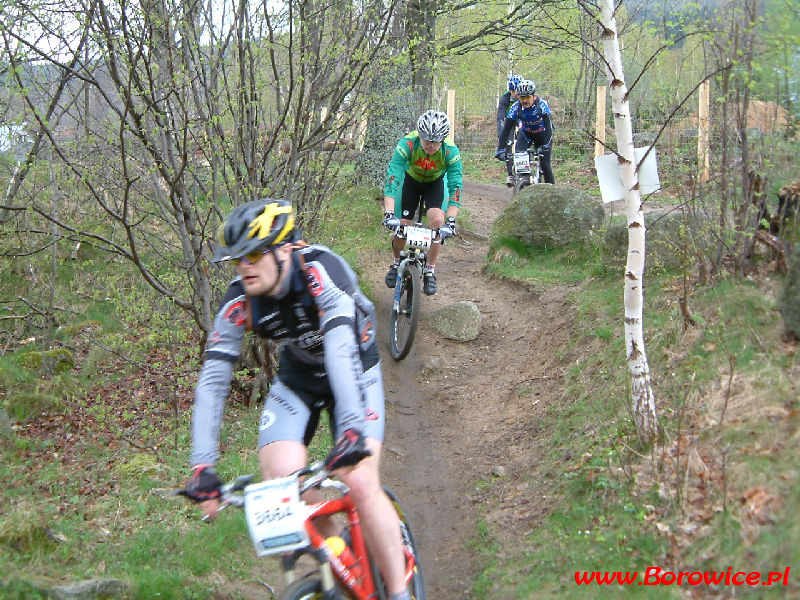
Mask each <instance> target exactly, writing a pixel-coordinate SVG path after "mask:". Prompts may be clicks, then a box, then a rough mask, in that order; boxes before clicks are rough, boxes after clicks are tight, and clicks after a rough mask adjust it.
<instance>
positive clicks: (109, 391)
mask: <svg viewBox="0 0 800 600" xmlns="http://www.w3.org/2000/svg"><path fill="white" fill-rule="evenodd" d="M465 156H467V160H466V161H465V164H467V165H470V168H477V167H473V166H472V165H475V164H480V163H478V161H476V160H472V159H469V156H470V154H469V152H465ZM481 156H482V157H483V154H481ZM481 160H483V158H482V159H481ZM494 162H496V161H491V159H490V158H487V159H486V160H485V161H484V163H483V164H484V165H485V164H486V163H489V166H488V167H487V168H486V169H485V170H483V171H481V172H480V173H479V172H477V171H476V172H475V173H474V174H472V173H471V172H470V174H469V175H468V176H469V177H470V178H480V177H481V173H483V175H482V176H483V177H484V178H485V179H484V180H485V181H500V179H499V177H501V176H502V173H503V172H502V165H500V163H497V164H494ZM554 166H555V168H556V177H557V179H559V178H561V177H564V178H565V179H566V169H568V168H569V165H566V164H564V163H563V162H562V163H559V161H558V157H556V158H555V159H554ZM481 168H482V167H481ZM560 169H564V171H562V170H560ZM587 185H588V184H587ZM379 198H380V195H379V191H378V190H377V189H372V188H356V189H354V190H348V191H347V193H342V194H341V195H337V196H336V197H335V198H334V199H333V201H332V203H331V205H330V207H329V208H328V212H327V213H326V214H325V215H324V218H323V220H322V221H321V223H320V226H319V228H318V229H317V230H316V231H314V232H312V236H310V238H311V240H312V241H314V242H318V243H324V244H327V245H331V246H333V247H334V248H335V250H336V251H337V252H339V253H341V254H342V255H343V256H345V258H347V259H348V261H349V262H350V264H352V265H354V268H355V270H356V271H357V272H358V271H359V270H360V269H359V261H360V260H363V259H362V257H363V256H364V255H369V254H370V253H374V252H375V251H376V250H383V251H386V252H388V246H387V240H386V234H385V232H384V231H383V228H382V227H381V226H380V221H381V217H382V209H381V206H380V203H379ZM459 221H460V225H461V226H462V227H469V221H470V219H469V213H468V211H466V210H465V211H463V212H462V214H461V215H460V218H459ZM516 250H517V251H516V252H515V254H514V255H513V256H507V257H504V258H502V259H501V260H500V261H499V262H497V263H492V264H491V265H490V266H489V269H490V270H491V271H492V272H494V273H495V274H497V275H499V276H503V277H510V278H515V279H522V280H525V281H526V282H530V283H533V284H534V285H538V286H541V287H545V286H551V285H562V286H564V285H566V286H571V288H573V294H572V302H573V303H574V305H575V306H576V312H577V318H576V320H575V322H574V332H573V333H574V335H573V341H572V343H571V345H570V346H569V347H567V348H559V349H556V350H555V351H556V352H557V353H559V354H561V355H562V356H564V357H570V359H571V360H572V363H573V364H572V366H571V367H570V368H569V370H568V373H567V382H568V389H567V390H566V394H567V396H568V397H569V398H570V401H569V402H565V403H563V404H559V405H554V406H550V407H548V409H547V411H546V413H545V415H544V422H543V423H542V430H543V431H547V432H549V433H548V435H549V436H550V438H549V439H548V440H547V442H548V444H549V448H550V451H549V454H548V456H546V457H544V459H543V464H542V465H541V467H540V470H541V472H542V473H545V472H551V473H552V474H551V476H550V477H549V479H547V481H548V482H549V486H548V494H550V495H553V496H556V497H557V498H558V501H557V502H556V504H555V505H556V506H557V508H556V509H555V510H553V511H552V512H551V513H550V514H548V515H546V516H545V517H544V518H543V519H542V521H541V522H540V523H539V524H538V526H537V527H536V528H535V529H534V530H532V531H531V532H529V533H528V534H527V535H526V536H525V537H524V538H521V540H522V541H521V542H519V544H518V545H515V546H512V547H509V546H507V545H505V544H504V543H503V542H504V540H505V539H507V538H506V532H504V531H501V530H498V529H496V527H495V524H493V523H491V522H489V521H487V520H485V519H484V520H483V521H481V522H480V523H479V525H478V528H477V530H476V531H475V532H474V533H473V546H474V548H475V551H476V552H477V553H479V554H480V556H481V557H482V564H483V565H484V567H485V568H484V570H483V572H481V573H479V574H478V576H477V577H476V579H475V581H474V585H473V592H474V595H475V597H476V598H479V599H480V598H495V597H503V598H519V599H526V600H527V599H529V598H540V597H548V598H558V597H563V598H570V597H573V596H575V595H578V594H579V595H580V596H581V597H587V598H617V597H619V595H620V591H619V590H620V588H619V587H616V588H615V587H603V586H596V585H595V586H582V589H580V590H577V587H576V583H575V582H574V577H573V575H574V572H575V571H608V570H619V571H632V570H643V569H645V568H647V567H648V566H656V565H657V566H662V567H664V568H672V569H679V568H682V567H687V568H689V567H690V568H692V569H695V570H710V569H714V570H725V569H727V568H728V567H734V568H745V569H751V568H752V569H758V570H763V571H769V570H777V569H781V568H783V567H784V566H790V565H791V566H794V565H797V564H800V545H798V544H797V540H798V539H800V525H798V523H797V520H796V518H795V516H796V515H797V514H798V513H799V512H800V477H799V476H798V472H797V469H796V467H795V464H796V457H797V455H798V453H799V452H800V448H798V446H799V445H800V439H798V437H797V435H796V433H795V432H796V431H797V429H798V410H800V406H798V398H797V386H798V376H797V373H798V370H800V365H799V364H798V357H797V355H796V353H795V354H792V353H789V352H787V351H786V348H785V347H784V345H783V344H782V342H781V341H780V331H779V329H780V322H779V318H778V316H777V313H776V311H775V307H774V302H773V300H772V299H771V295H769V294H767V295H765V294H764V293H763V290H762V288H761V287H760V286H758V285H756V284H755V283H752V282H748V281H740V280H721V281H718V282H717V283H716V284H715V285H713V286H709V287H704V288H699V289H696V290H693V291H692V292H691V293H690V295H689V307H690V310H691V313H692V316H693V317H694V318H695V320H696V322H697V325H696V326H694V327H690V328H688V329H686V330H684V327H683V320H682V317H681V314H680V312H679V311H678V309H677V296H678V295H679V292H678V291H676V290H679V289H680V286H679V278H678V276H677V275H676V274H675V273H670V272H660V273H658V274H656V275H653V276H650V275H647V276H646V285H647V288H646V304H645V335H646V341H647V351H648V357H649V360H650V367H651V372H652V375H653V381H654V387H655V391H656V399H657V403H658V408H659V413H660V425H661V429H662V430H663V432H664V434H663V439H662V440H660V442H659V444H658V446H657V447H656V448H650V449H647V448H641V447H639V446H638V443H637V441H636V438H635V432H634V430H633V427H632V424H631V420H630V414H629V412H630V411H629V409H628V402H629V401H628V391H627V385H628V376H627V369H626V364H625V358H624V341H623V340H624V336H623V333H624V332H623V327H622V318H621V312H622V307H621V302H622V281H621V277H620V276H619V274H618V273H616V272H613V271H612V270H610V269H609V268H608V267H607V266H606V265H605V264H604V261H603V260H602V258H601V257H600V254H599V252H596V251H594V250H593V249H588V250H587V249H580V248H567V249H565V250H559V251H549V252H531V251H528V250H526V249H525V248H521V247H520V248H516ZM97 258H99V257H95V259H92V258H91V257H89V258H87V259H86V260H85V261H83V262H78V263H72V262H62V267H61V268H62V269H63V270H60V271H59V279H58V281H59V290H60V295H59V305H60V306H62V307H63V308H64V309H65V310H64V313H63V314H64V315H69V317H68V318H67V317H65V318H64V319H63V320H64V323H63V325H62V326H61V328H59V329H57V330H56V333H55V339H56V342H57V344H59V345H61V346H62V347H67V348H69V347H74V349H75V351H76V356H77V357H78V360H79V362H78V366H77V368H76V369H73V370H71V371H70V372H69V373H68V374H63V375H60V376H59V377H62V379H58V380H57V379H56V378H55V377H49V376H45V377H42V373H41V371H39V370H32V369H26V368H24V367H23V366H22V365H21V363H20V361H19V354H21V352H20V353H11V352H7V353H5V354H3V355H2V356H0V389H2V390H3V393H2V395H0V399H2V400H3V402H4V407H5V406H6V403H7V401H8V397H9V394H10V393H12V392H14V393H16V392H19V393H42V394H45V395H46V394H49V395H50V396H51V397H53V396H56V395H57V396H58V399H59V401H60V402H63V403H65V405H66V406H67V407H68V410H67V411H62V412H64V413H65V414H64V415H63V418H62V417H59V418H56V417H55V416H54V415H47V414H45V416H44V417H39V416H38V413H41V412H42V410H41V409H35V410H34V413H36V414H37V416H35V417H32V418H31V420H30V421H29V422H26V425H25V426H26V427H29V428H30V429H23V430H11V429H10V427H9V426H8V425H7V424H6V425H4V422H3V418H2V416H3V415H2V413H0V447H2V450H3V453H4V460H3V461H2V462H0V486H2V489H3V490H4V494H3V496H2V497H1V498H0V564H2V565H3V566H4V569H3V575H2V578H3V579H2V586H0V597H2V598H12V599H14V598H26V599H27V598H36V597H37V595H39V592H38V591H37V588H36V587H35V586H33V585H32V584H31V583H30V582H31V581H64V580H69V579H83V578H86V577H113V578H118V579H121V580H123V581H126V582H128V584H129V592H128V595H127V597H128V598H132V599H137V600H138V599H145V598H147V599H151V598H153V597H156V596H157V597H159V598H176V599H177V598H191V599H197V600H202V599H207V598H215V597H216V598H225V600H238V599H239V598H246V597H252V594H251V593H248V592H247V591H244V588H245V587H246V586H248V585H252V586H255V587H258V588H263V586H261V584H260V583H259V582H260V581H261V580H270V578H271V577H274V576H275V566H274V564H272V563H271V562H270V561H256V560H255V557H254V553H253V549H252V547H251V546H250V543H249V541H248V540H247V533H246V531H245V529H244V520H243V519H242V515H241V513H239V512H238V511H234V510H229V511H225V512H224V513H223V514H222V515H221V516H220V519H218V521H217V522H216V523H215V525H214V527H215V530H214V531H215V535H213V536H212V535H208V533H207V531H206V529H205V527H204V526H202V525H200V523H199V519H198V513H197V511H196V509H194V508H193V507H190V506H188V505H186V504H184V503H183V502H179V501H171V500H167V499H164V497H163V496H162V495H159V494H158V493H157V492H158V491H159V490H161V489H163V488H174V487H177V486H179V485H180V484H181V482H182V481H183V480H184V478H185V477H186V458H187V457H186V454H187V452H188V450H187V449H188V445H189V414H190V411H189V406H190V403H191V394H192V388H193V385H194V381H195V379H196V372H197V368H198V358H197V342H198V340H197V338H196V335H195V334H194V333H193V331H194V327H193V325H192V324H190V323H187V322H186V321H185V320H184V319H183V317H182V316H181V315H180V313H177V312H176V311H175V310H174V309H172V308H170V307H169V306H168V305H167V304H166V303H165V302H164V301H162V300H160V299H158V298H154V297H153V295H152V294H151V293H150V292H149V291H148V289H147V288H144V287H143V286H141V285H140V284H139V283H138V280H137V279H136V278H135V277H132V276H129V275H126V274H124V273H123V272H121V269H120V268H119V264H118V263H116V262H114V263H111V264H108V263H106V262H105V261H103V260H97ZM46 266H47V263H46V262H43V263H42V264H39V265H35V269H37V270H44V269H45V268H46ZM15 268H16V267H15ZM21 276H22V274H21V273H17V272H15V271H14V270H13V268H12V269H10V270H4V271H2V272H1V273H0V290H2V294H3V295H4V296H5V297H17V296H18V295H19V294H20V293H21V292H24V288H23V287H22V286H21V279H20V278H21ZM62 276H63V278H62ZM365 291H366V292H367V293H368V294H369V293H371V290H369V289H367V290H365ZM19 337H22V332H20V336H19ZM100 344H101V345H100ZM37 349H41V346H40V345H39V347H38V348H37ZM142 366H146V367H147V369H145V370H143V369H142ZM731 373H732V376H731ZM729 379H730V380H731V384H730V386H729V385H728V381H729ZM29 408H30V406H29ZM46 412H47V411H46V410H45V413H46ZM259 412H260V408H259V407H253V408H250V407H248V406H247V405H246V399H245V398H244V397H243V396H242V395H241V394H238V395H237V393H236V392H234V398H233V399H232V400H231V401H229V403H228V409H227V414H226V418H225V422H224V427H223V432H222V441H221V444H222V448H223V458H222V460H221V462H220V464H219V470H220V472H221V473H222V474H223V475H225V476H234V475H237V474H244V473H252V472H255V470H256V469H257V464H256V457H255V452H254V440H255V438H256V435H257V423H258V416H259ZM720 423H722V426H720ZM328 444H329V435H328V433H327V431H325V430H323V431H321V432H320V433H319V434H318V435H317V437H316V438H315V441H314V443H313V445H312V450H311V453H312V455H313V456H315V457H322V456H324V455H325V453H326V451H327V448H328ZM680 448H683V450H682V452H683V454H681V453H678V454H677V459H676V458H675V456H676V454H675V452H674V451H675V450H677V449H680ZM688 449H692V450H693V451H695V452H696V454H697V457H699V458H700V459H701V460H703V464H704V465H705V467H706V471H704V472H702V471H697V472H694V471H692V472H691V473H690V472H689V470H688V468H687V465H688V462H687V461H688V458H687V453H688V452H689V450H688ZM567 452H570V453H572V455H573V456H574V460H572V461H571V462H570V463H569V464H563V460H562V459H563V456H564V455H565V454H566V453H567ZM584 457H585V458H584ZM643 457H644V458H643ZM656 458H658V460H657V461H656ZM670 461H672V462H670ZM694 464H695V465H696V464H697V463H694ZM697 473H704V474H703V475H702V477H701V475H698V474H697ZM532 481H533V480H532ZM477 485H479V486H481V487H482V488H484V489H488V490H491V488H492V485H493V482H492V480H482V481H480V482H478V484H477ZM693 519H694V520H693ZM656 524H660V525H661V526H662V529H659V528H658V527H657V526H656ZM696 524H699V525H698V527H699V531H703V535H699V534H697V535H694V536H690V535H688V534H683V533H681V532H682V531H684V530H686V528H687V527H689V526H694V525H696ZM703 528H707V529H703ZM662 531H669V532H670V533H669V534H666V533H662ZM678 544H685V545H682V546H681V548H680V552H676V550H675V547H676V545H678ZM220 557H223V558H222V559H220ZM7 573H8V574H13V575H11V576H10V575H7ZM232 581H235V582H237V583H238V584H240V585H241V586H243V589H242V590H239V589H236V590H233V591H231V589H230V587H229V586H227V585H226V584H227V583H229V582H232ZM797 590H798V587H797V584H796V581H795V583H794V587H791V588H789V589H788V590H787V589H786V588H778V587H775V588H770V589H759V590H757V592H755V591H752V590H748V589H745V588H738V589H736V590H732V589H727V590H723V592H725V593H733V592H734V591H735V592H736V594H737V595H745V596H746V595H747V593H748V592H750V595H751V596H752V597H781V595H782V594H783V595H785V594H787V593H793V592H797ZM677 592H678V590H677V589H676V588H674V587H669V586H658V587H643V586H642V587H640V586H630V587H626V588H625V594H626V595H631V596H638V597H646V598H673V597H677Z"/></svg>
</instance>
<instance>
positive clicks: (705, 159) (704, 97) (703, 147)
mask: <svg viewBox="0 0 800 600" xmlns="http://www.w3.org/2000/svg"><path fill="white" fill-rule="evenodd" d="M710 88H711V85H710V84H709V82H708V81H704V82H703V83H701V84H700V90H699V106H698V108H697V115H698V118H697V121H698V122H697V166H698V171H699V173H698V177H699V179H700V183H705V182H706V181H708V180H709V179H710V177H711V173H710V167H709V152H708V138H709V132H708V112H709V108H710V100H711V90H710Z"/></svg>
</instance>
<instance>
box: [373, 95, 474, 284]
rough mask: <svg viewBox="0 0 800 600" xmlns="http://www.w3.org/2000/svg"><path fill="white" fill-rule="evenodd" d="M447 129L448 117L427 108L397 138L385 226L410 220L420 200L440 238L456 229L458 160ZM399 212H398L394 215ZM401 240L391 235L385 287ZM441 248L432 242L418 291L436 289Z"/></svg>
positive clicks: (389, 172) (397, 259)
mask: <svg viewBox="0 0 800 600" xmlns="http://www.w3.org/2000/svg"><path fill="white" fill-rule="evenodd" d="M449 133H450V119H448V118H447V115H446V114H445V113H443V112H442V111H439V110H428V111H426V112H424V113H423V114H422V115H421V116H420V118H419V119H418V120H417V129H416V130H415V131H412V132H411V133H409V134H408V135H407V136H405V137H404V138H402V139H401V140H400V141H399V142H397V146H396V147H395V149H394V154H393V155H392V159H391V161H390V162H389V168H388V169H387V170H386V184H385V185H384V191H383V193H384V198H383V208H384V211H385V214H384V217H383V224H384V225H385V226H386V227H388V228H394V227H397V226H398V225H400V224H401V223H402V224H404V225H409V224H411V223H412V222H413V219H414V214H415V213H416V211H417V207H418V206H419V205H420V203H424V207H425V210H426V214H427V216H428V227H430V228H431V229H438V230H439V234H440V235H441V237H442V239H445V238H448V237H450V236H453V235H455V234H456V217H457V216H458V210H459V208H460V207H461V186H462V183H461V180H462V174H461V169H462V164H461V153H460V152H459V150H458V147H457V146H456V145H455V144H454V143H452V141H449V139H445V138H447V136H448V134H449ZM445 179H446V180H447V194H445ZM445 206H446V207H447V215H445V210H444V209H445ZM398 213H399V214H400V218H397V216H396V215H397V214H398ZM445 217H446V218H447V221H446V222H445ZM404 246H405V241H404V240H402V239H399V238H392V252H393V253H394V262H393V263H392V265H391V266H390V267H389V271H388V272H387V273H386V287H390V288H393V287H394V284H395V281H396V280H397V267H398V266H399V265H400V251H401V250H403V247H404ZM440 250H441V245H440V244H434V245H432V246H431V249H430V250H429V251H428V265H427V267H426V268H425V271H424V272H423V274H422V291H423V292H425V293H426V294H427V295H429V296H430V295H431V294H435V293H436V290H437V289H438V286H437V284H436V275H435V273H434V269H435V268H436V259H437V257H438V256H439V251H440Z"/></svg>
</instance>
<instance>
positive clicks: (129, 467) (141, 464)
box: [114, 453, 161, 477]
mask: <svg viewBox="0 0 800 600" xmlns="http://www.w3.org/2000/svg"><path fill="white" fill-rule="evenodd" d="M160 468H161V466H160V465H159V464H158V460H156V457H155V456H153V455H152V454H144V453H140V454H134V455H133V456H130V457H127V460H125V461H124V462H122V461H120V462H119V463H118V464H117V465H116V466H115V467H114V472H115V473H116V474H117V475H119V476H120V477H130V476H136V475H138V476H141V475H156V474H157V473H158V471H159V470H160Z"/></svg>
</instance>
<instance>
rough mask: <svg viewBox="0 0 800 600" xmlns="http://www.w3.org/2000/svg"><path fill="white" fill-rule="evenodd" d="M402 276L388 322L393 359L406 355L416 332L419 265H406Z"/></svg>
mask: <svg viewBox="0 0 800 600" xmlns="http://www.w3.org/2000/svg"><path fill="white" fill-rule="evenodd" d="M402 278H403V279H402V284H401V285H402V286H403V289H402V291H401V294H400V301H399V302H396V303H395V306H392V320H391V323H390V324H389V350H391V352H392V357H393V358H394V359H395V360H403V359H404V358H405V357H406V356H408V352H409V350H411V344H413V343H414V335H415V334H416V332H417V323H418V322H419V311H420V302H421V297H420V287H421V285H422V272H421V271H420V268H419V265H416V264H410V265H408V266H407V267H406V269H405V271H404V272H403V273H402Z"/></svg>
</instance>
